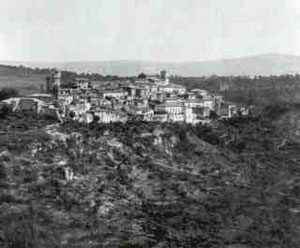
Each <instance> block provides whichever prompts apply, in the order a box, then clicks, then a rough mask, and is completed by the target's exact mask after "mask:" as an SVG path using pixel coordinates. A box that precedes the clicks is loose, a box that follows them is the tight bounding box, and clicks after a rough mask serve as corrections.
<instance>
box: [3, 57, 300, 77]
mask: <svg viewBox="0 0 300 248" xmlns="http://www.w3.org/2000/svg"><path fill="white" fill-rule="evenodd" d="M1 63H2V64H8V65H20V64H23V65H25V66H29V67H40V68H53V67H57V68H60V69H62V70H68V71H75V72H80V73H81V72H90V73H100V74H103V75H118V76H135V75H138V74H139V73H141V72H145V73H150V74H151V73H158V72H159V71H160V70H161V69H163V68H164V69H166V70H168V71H170V73H171V74H173V75H180V76H186V77H188V76H194V77H201V76H211V75H219V76H240V75H248V76H255V75H261V76H269V75H282V74H296V73H300V57H299V56H292V55H281V54H267V55H259V56H251V57H243V58H234V59H224V60H215V61H203V62H181V63H179V62H178V63H174V62H155V61H142V60H137V61H127V60H116V61H82V62H79V61H78V62H76V61H75V62H64V63H55V62H53V63H50V62H49V63H47V62H44V63H38V62H9V61H3V62H1Z"/></svg>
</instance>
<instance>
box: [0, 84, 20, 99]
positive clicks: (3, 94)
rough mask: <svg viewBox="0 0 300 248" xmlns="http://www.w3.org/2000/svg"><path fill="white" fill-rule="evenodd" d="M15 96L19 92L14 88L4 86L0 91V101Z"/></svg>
mask: <svg viewBox="0 0 300 248" xmlns="http://www.w3.org/2000/svg"><path fill="white" fill-rule="evenodd" d="M17 96H19V92H18V90H16V89H14V88H9V87H4V88H2V89H1V91H0V101H2V100H5V99H8V98H11V97H17Z"/></svg>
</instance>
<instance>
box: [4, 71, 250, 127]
mask: <svg viewBox="0 0 300 248" xmlns="http://www.w3.org/2000/svg"><path fill="white" fill-rule="evenodd" d="M4 102H5V103H6V104H9V105H10V106H11V109H12V111H35V112H37V113H39V114H44V115H51V116H54V117H56V118H58V119H59V120H60V121H64V120H65V119H73V120H77V121H79V122H85V123H91V122H93V121H96V122H101V123H110V122H126V121H129V120H130V121H134V120H137V121H155V122H185V123H191V124H197V123H207V122H209V121H210V120H211V118H212V117H214V118H230V117H232V116H234V115H236V114H238V113H239V114H244V115H245V114H247V109H246V108H238V107H237V106H236V105H235V104H232V103H228V102H226V101H224V100H223V98H222V96H219V95H212V94H210V93H209V92H207V91H206V90H202V89H194V90H191V91H187V90H186V88H185V87H184V86H181V85H176V84H172V83H170V81H169V75H168V73H167V72H166V71H161V72H160V74H159V75H151V76H146V75H144V74H143V76H141V77H138V78H137V79H136V80H132V81H130V80H119V81H112V82H96V81H91V80H89V79H87V78H76V79H75V80H74V82H72V84H71V86H70V84H69V86H68V87H65V86H64V85H63V84H62V83H61V72H60V71H58V70H54V71H52V73H51V75H50V76H48V77H47V79H46V92H45V93H39V94H33V95H30V96H28V97H20V98H11V99H8V100H5V101H4Z"/></svg>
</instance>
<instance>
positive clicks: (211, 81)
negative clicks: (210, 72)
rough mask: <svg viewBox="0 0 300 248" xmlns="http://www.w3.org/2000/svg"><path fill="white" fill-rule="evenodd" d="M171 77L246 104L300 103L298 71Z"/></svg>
mask: <svg viewBox="0 0 300 248" xmlns="http://www.w3.org/2000/svg"><path fill="white" fill-rule="evenodd" d="M171 81H172V82H174V83H178V84H183V85H185V86H186V87H187V88H188V89H192V88H203V89H206V90H209V91H211V92H216V93H220V94H222V95H224V96H225V99H227V100H229V101H234V102H240V103H245V104H248V105H264V106H267V105H270V104H274V103H277V104H282V103H283V104H286V103H288V104H291V103H300V75H298V74H296V75H281V76H269V77H266V76H256V77H253V78H251V77H245V76H235V77H234V76H232V77H221V76H211V77H197V78H193V77H172V78H171Z"/></svg>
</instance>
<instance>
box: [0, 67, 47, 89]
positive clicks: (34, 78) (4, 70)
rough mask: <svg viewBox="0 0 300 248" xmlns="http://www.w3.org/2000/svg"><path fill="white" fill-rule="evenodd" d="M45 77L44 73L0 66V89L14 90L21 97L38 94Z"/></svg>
mask: <svg viewBox="0 0 300 248" xmlns="http://www.w3.org/2000/svg"><path fill="white" fill-rule="evenodd" d="M46 76H47V73H46V72H44V71H40V72H39V71H34V70H32V69H26V68H23V67H12V66H4V65H0V88H3V87H12V88H16V89H18V90H19V91H20V94H22V95H26V94H30V93H35V92H39V91H40V87H41V85H42V84H43V85H45V80H46Z"/></svg>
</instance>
